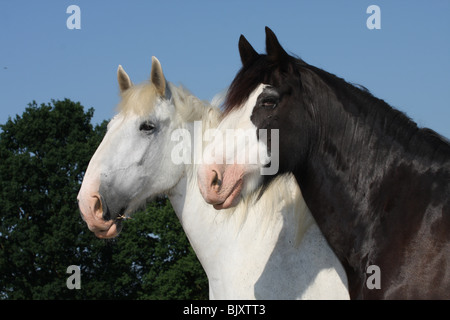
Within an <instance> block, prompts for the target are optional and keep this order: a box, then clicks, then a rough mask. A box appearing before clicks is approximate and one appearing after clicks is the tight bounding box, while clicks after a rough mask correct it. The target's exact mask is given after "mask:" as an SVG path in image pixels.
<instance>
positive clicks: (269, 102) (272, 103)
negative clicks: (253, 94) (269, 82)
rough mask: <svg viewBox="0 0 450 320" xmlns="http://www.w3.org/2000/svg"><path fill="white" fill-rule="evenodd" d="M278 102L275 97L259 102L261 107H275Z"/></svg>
mask: <svg viewBox="0 0 450 320" xmlns="http://www.w3.org/2000/svg"><path fill="white" fill-rule="evenodd" d="M277 104H278V101H277V100H276V99H265V100H263V101H262V102H261V107H263V108H272V109H273V108H275V107H276V106H277Z"/></svg>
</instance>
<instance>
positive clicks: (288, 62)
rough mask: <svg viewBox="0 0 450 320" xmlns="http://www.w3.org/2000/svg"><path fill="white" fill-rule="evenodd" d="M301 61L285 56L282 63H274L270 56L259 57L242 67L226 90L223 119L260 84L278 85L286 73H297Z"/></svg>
mask: <svg viewBox="0 0 450 320" xmlns="http://www.w3.org/2000/svg"><path fill="white" fill-rule="evenodd" d="M302 64H305V62H303V60H301V59H299V58H295V57H293V56H286V57H285V58H284V59H283V60H282V61H274V60H273V59H271V57H270V56H267V55H260V56H259V58H258V59H257V60H255V61H254V62H253V63H252V64H251V65H249V66H243V67H242V68H241V69H240V70H239V72H238V73H237V74H236V77H235V78H234V80H233V82H232V83H231V85H230V87H229V88H228V92H227V95H226V97H225V102H224V113H223V117H226V116H227V115H228V114H229V113H230V112H231V111H233V110H235V109H238V108H240V107H242V106H243V104H244V102H245V101H246V100H247V99H248V98H249V96H250V94H251V93H252V92H253V91H254V90H255V89H256V88H257V87H258V86H259V85H260V84H262V83H264V84H270V85H275V86H277V85H280V84H281V82H282V80H283V78H284V76H285V75H286V74H287V73H294V72H295V73H297V70H298V67H299V66H300V65H302Z"/></svg>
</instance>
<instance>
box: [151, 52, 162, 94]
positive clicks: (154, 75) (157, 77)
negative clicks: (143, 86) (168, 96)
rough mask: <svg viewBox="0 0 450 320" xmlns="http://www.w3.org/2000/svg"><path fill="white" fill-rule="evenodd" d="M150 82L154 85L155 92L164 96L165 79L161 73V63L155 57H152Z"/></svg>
mask: <svg viewBox="0 0 450 320" xmlns="http://www.w3.org/2000/svg"><path fill="white" fill-rule="evenodd" d="M150 80H151V82H152V83H153V84H154V85H155V87H156V90H157V92H158V93H159V94H160V95H161V96H164V94H165V93H166V79H165V78H164V74H163V71H162V67H161V63H160V62H159V60H158V59H156V57H152V71H151V74H150Z"/></svg>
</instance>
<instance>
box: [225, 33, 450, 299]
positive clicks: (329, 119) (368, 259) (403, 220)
mask: <svg viewBox="0 0 450 320" xmlns="http://www.w3.org/2000/svg"><path fill="white" fill-rule="evenodd" d="M266 50H267V54H258V53H257V52H256V51H255V50H254V49H253V48H252V47H251V45H250V44H249V43H248V42H247V40H246V39H245V38H244V37H243V36H241V38H240V41H239V51H240V55H241V60H242V62H243V67H242V69H241V70H240V71H239V72H238V74H237V75H236V77H235V79H234V80H233V82H232V84H231V86H230V88H229V91H228V93H227V97H226V100H225V116H226V114H227V113H229V112H230V111H231V110H233V109H235V108H239V107H242V105H243V104H244V103H245V102H246V101H247V99H248V97H249V96H250V94H251V93H252V92H253V91H254V90H255V89H256V88H258V87H259V86H260V85H261V84H265V86H264V90H263V91H262V93H261V94H260V95H259V97H258V99H257V100H256V104H255V105H254V106H252V107H253V111H252V115H251V121H252V122H253V124H254V125H255V126H256V127H257V128H258V129H278V130H279V137H280V139H279V140H280V143H279V150H269V152H279V162H280V167H279V172H278V174H283V173H287V172H292V173H293V174H294V175H295V178H296V180H297V182H298V184H299V186H300V188H301V190H302V193H303V196H304V198H305V201H306V203H307V205H308V206H309V208H310V210H311V212H312V214H313V216H314V218H315V219H316V221H317V224H318V225H319V227H320V229H321V230H322V232H323V234H324V235H325V237H326V238H327V240H328V242H329V244H330V246H331V247H332V248H333V250H334V252H335V253H336V255H337V256H338V258H339V259H340V261H341V263H342V264H343V266H344V267H345V269H346V272H347V276H348V281H349V290H350V296H351V298H353V299H355V298H356V299H410V298H412V299H415V298H419V299H435V298H437V299H449V298H450V143H449V141H448V140H446V139H445V138H443V137H442V136H440V135H438V134H437V133H436V132H434V131H432V130H430V129H426V128H418V126H417V125H416V124H415V123H414V122H413V121H412V120H411V119H409V118H408V117H407V116H406V115H405V114H403V113H402V112H400V111H398V110H395V109H394V108H392V107H391V106H389V105H388V104H387V103H386V102H384V101H383V100H380V99H377V98H375V97H374V96H373V95H371V94H370V93H369V91H368V90H367V89H365V88H363V87H358V86H355V85H352V84H349V83H348V82H346V81H344V80H343V79H341V78H339V77H337V76H335V75H333V74H330V73H328V72H326V71H324V70H321V69H319V68H317V67H314V66H312V65H309V64H307V63H306V62H304V61H303V60H301V59H299V58H296V57H292V56H290V55H289V54H287V53H286V51H285V50H284V49H283V48H282V47H281V45H280V44H279V42H278V40H277V38H276V36H275V34H274V33H273V32H272V31H271V30H270V29H269V28H267V27H266ZM269 146H270V144H269ZM268 148H269V147H268ZM272 179H273V176H264V179H263V184H268V183H270V181H271V180H272ZM372 265H375V266H376V269H372V267H370V266H372ZM369 267H370V268H369ZM372 270H379V274H378V276H379V277H380V278H379V279H380V280H381V288H379V289H378V288H376V287H375V288H374V287H373V286H370V285H368V282H370V281H367V280H368V279H369V280H370V277H371V275H372ZM373 274H374V273H373ZM374 275H375V274H374Z"/></svg>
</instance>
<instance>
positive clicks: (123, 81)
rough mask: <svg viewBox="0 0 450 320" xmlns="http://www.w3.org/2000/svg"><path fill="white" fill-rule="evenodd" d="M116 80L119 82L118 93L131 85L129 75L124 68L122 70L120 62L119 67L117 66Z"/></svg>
mask: <svg viewBox="0 0 450 320" xmlns="http://www.w3.org/2000/svg"><path fill="white" fill-rule="evenodd" d="M117 81H118V82H119V88H120V93H122V92H124V91H125V90H127V89H129V88H130V87H132V86H133V83H131V80H130V77H129V76H128V75H127V73H126V72H125V70H123V68H122V66H121V65H120V64H119V68H117Z"/></svg>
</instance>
